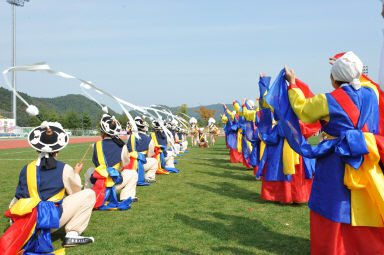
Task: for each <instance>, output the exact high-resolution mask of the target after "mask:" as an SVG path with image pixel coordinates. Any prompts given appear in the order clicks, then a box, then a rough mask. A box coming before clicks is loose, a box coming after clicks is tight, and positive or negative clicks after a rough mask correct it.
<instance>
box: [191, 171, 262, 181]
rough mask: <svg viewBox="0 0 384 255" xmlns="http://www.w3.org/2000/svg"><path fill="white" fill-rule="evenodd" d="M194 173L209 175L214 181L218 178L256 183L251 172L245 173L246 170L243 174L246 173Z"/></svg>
mask: <svg viewBox="0 0 384 255" xmlns="http://www.w3.org/2000/svg"><path fill="white" fill-rule="evenodd" d="M195 172H196V173H200V174H206V175H210V176H212V177H214V178H215V179H217V178H220V179H236V180H239V181H256V178H255V176H254V175H253V172H252V171H247V170H245V172H247V173H244V172H240V173H239V172H238V171H236V173H234V172H233V171H224V172H222V173H220V174H218V173H217V172H213V171H202V170H195Z"/></svg>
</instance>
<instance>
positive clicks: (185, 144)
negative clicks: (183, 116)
mask: <svg viewBox="0 0 384 255" xmlns="http://www.w3.org/2000/svg"><path fill="white" fill-rule="evenodd" d="M181 146H182V148H183V151H185V150H186V149H188V141H184V142H182V143H181Z"/></svg>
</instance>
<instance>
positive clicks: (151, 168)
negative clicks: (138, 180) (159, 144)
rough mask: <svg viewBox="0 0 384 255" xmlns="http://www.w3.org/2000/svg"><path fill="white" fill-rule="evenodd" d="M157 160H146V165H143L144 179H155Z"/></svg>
mask: <svg viewBox="0 0 384 255" xmlns="http://www.w3.org/2000/svg"><path fill="white" fill-rule="evenodd" d="M156 170H157V159H155V158H147V163H145V164H144V171H145V178H146V179H152V180H155V179H156Z"/></svg>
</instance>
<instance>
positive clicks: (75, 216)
mask: <svg viewBox="0 0 384 255" xmlns="http://www.w3.org/2000/svg"><path fill="white" fill-rule="evenodd" d="M95 203H96V195H95V192H94V191H93V190H91V189H85V190H82V191H79V192H77V193H75V194H72V195H69V196H66V197H65V198H64V200H63V204H62V207H63V214H62V215H61V217H60V226H59V227H60V228H61V227H62V226H64V225H65V232H67V233H68V232H69V231H75V232H77V233H78V234H79V235H80V234H81V233H83V232H84V230H85V229H86V228H87V226H88V222H89V220H90V218H91V214H92V210H93V207H94V205H95Z"/></svg>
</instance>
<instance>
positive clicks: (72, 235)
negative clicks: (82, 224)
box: [65, 231, 79, 238]
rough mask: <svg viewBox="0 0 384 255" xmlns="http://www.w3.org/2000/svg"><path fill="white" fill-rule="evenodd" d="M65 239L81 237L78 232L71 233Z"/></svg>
mask: <svg viewBox="0 0 384 255" xmlns="http://www.w3.org/2000/svg"><path fill="white" fill-rule="evenodd" d="M65 237H68V238H76V237H79V234H78V233H77V232H76V231H69V232H68V233H67V234H66V235H65Z"/></svg>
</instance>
